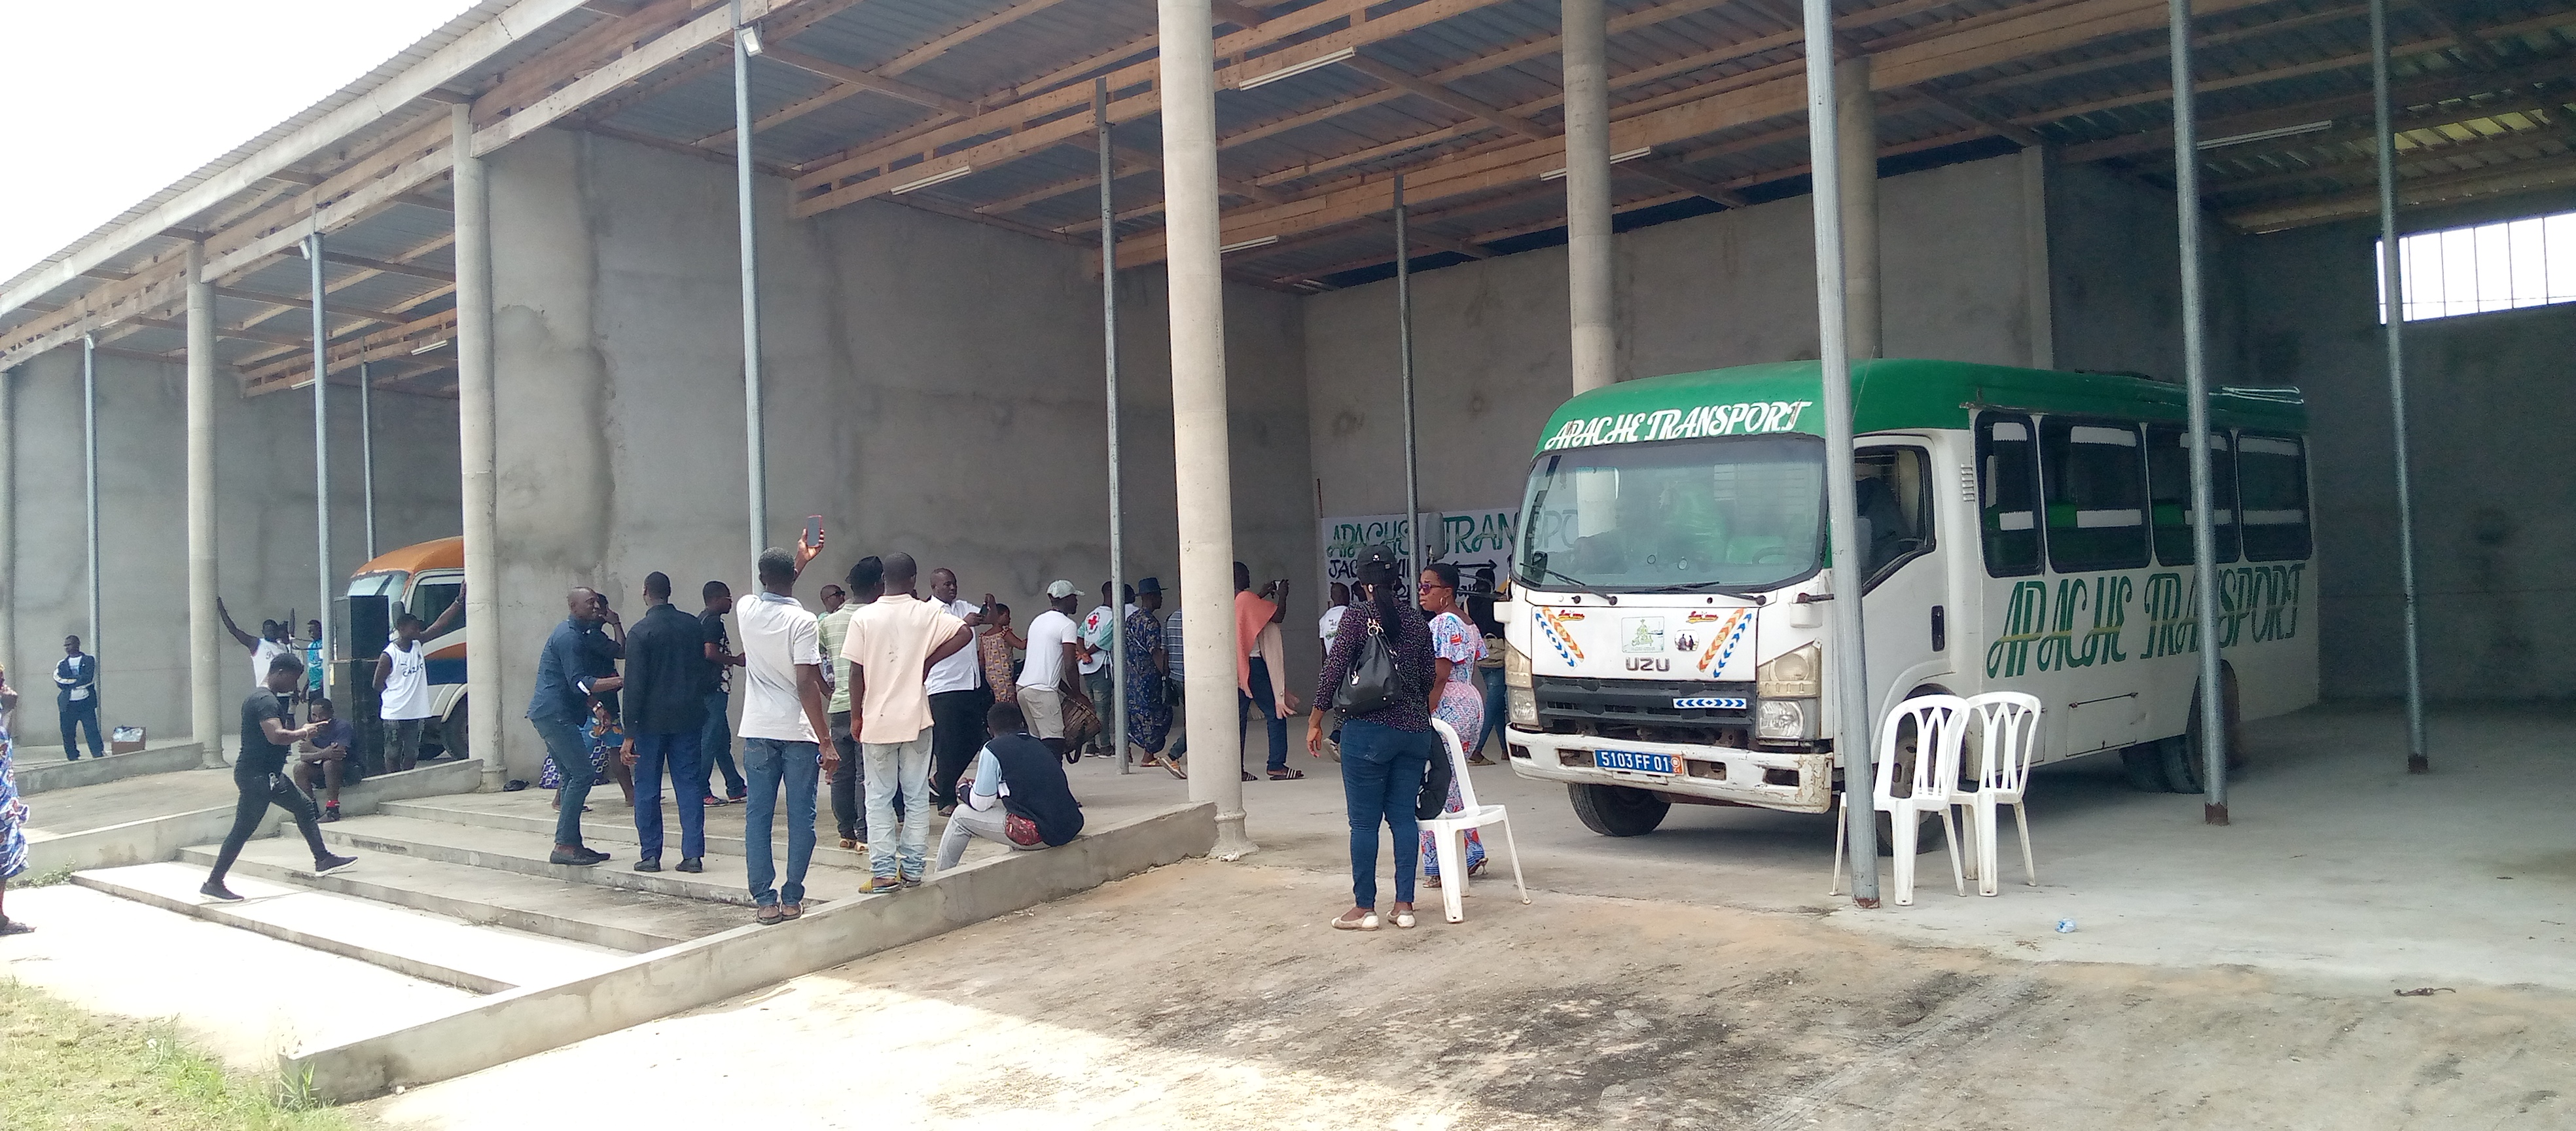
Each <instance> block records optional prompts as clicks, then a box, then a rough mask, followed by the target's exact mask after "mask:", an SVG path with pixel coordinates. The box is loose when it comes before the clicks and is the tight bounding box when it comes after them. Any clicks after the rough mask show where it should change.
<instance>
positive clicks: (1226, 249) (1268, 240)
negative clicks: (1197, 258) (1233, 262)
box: [1216, 236, 1279, 255]
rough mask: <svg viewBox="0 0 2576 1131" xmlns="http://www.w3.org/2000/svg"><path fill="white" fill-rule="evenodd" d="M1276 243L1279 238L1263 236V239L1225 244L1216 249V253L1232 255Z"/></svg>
mask: <svg viewBox="0 0 2576 1131" xmlns="http://www.w3.org/2000/svg"><path fill="white" fill-rule="evenodd" d="M1278 242H1279V237H1277V236H1263V237H1261V238H1260V239H1257V240H1245V241H1243V242H1242V243H1230V244H1227V245H1225V246H1223V247H1220V248H1218V249H1216V253H1217V254H1218V255H1230V254H1233V253H1234V252H1238V251H1244V250H1248V249H1251V248H1256V247H1268V246H1270V245H1272V244H1274V243H1278Z"/></svg>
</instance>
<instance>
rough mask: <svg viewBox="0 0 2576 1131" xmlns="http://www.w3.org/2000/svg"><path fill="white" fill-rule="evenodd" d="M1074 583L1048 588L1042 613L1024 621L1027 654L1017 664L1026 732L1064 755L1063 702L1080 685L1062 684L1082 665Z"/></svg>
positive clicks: (1078, 693) (1077, 693)
mask: <svg viewBox="0 0 2576 1131" xmlns="http://www.w3.org/2000/svg"><path fill="white" fill-rule="evenodd" d="M1074 593H1075V590H1074V588H1073V583H1072V582H1070V581H1057V582H1055V583H1053V584H1051V585H1048V586H1047V611H1045V612H1043V613H1039V614H1038V615H1037V617H1036V618H1035V619H1033V620H1031V621H1029V634H1028V637H1027V639H1028V642H1029V652H1028V659H1027V661H1026V662H1024V663H1022V664H1021V665H1020V690H1019V697H1020V711H1021V713H1022V714H1023V715H1025V716H1026V717H1027V718H1028V723H1029V734H1030V735H1031V736H1033V737H1035V738H1037V739H1038V740H1040V741H1042V742H1045V743H1046V744H1047V748H1048V749H1050V750H1053V751H1055V752H1056V756H1057V757H1063V756H1064V753H1065V751H1066V750H1068V749H1070V748H1071V744H1069V743H1067V742H1066V741H1065V737H1064V703H1065V700H1066V699H1068V698H1079V697H1080V696H1081V695H1082V694H1083V692H1082V690H1081V689H1080V687H1079V686H1074V687H1071V688H1068V687H1067V682H1068V680H1069V678H1070V677H1072V676H1073V675H1075V674H1076V673H1078V672H1079V671H1081V669H1082V642H1081V640H1080V637H1081V635H1082V633H1081V630H1080V629H1079V628H1078V627H1076V626H1075V624H1074V623H1073V604H1074Z"/></svg>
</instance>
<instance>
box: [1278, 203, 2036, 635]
mask: <svg viewBox="0 0 2576 1131" xmlns="http://www.w3.org/2000/svg"><path fill="white" fill-rule="evenodd" d="M2030 159H2031V158H2029V157H2026V156H2022V155H2015V156H2010V157H2002V158H1996V159H1992V160H1987V161H1978V162H1972V163H1968V164H1962V165H1951V166H1946V167H1943V168H1939V169H1933V170H1928V171H1925V172H1920V173H1913V174H1909V175H1906V176H1901V177H1894V178H1890V179H1888V180H1887V181H1885V182H1883V183H1882V184H1881V186H1880V196H1879V211H1880V225H1881V239H1880V245H1881V249H1882V250H1881V255H1882V257H1883V259H1882V272H1881V274H1882V279H1883V293H1884V295H1885V301H1884V314H1883V318H1882V322H1883V325H1884V328H1885V330H1884V332H1885V343H1886V353H1887V355H1888V356H1891V357H1939V358H1954V359H1959V360H1966V361H1986V362H1995V363H1999V364H2009V365H2025V364H2029V363H2030V362H2031V360H2032V358H2033V341H2032V339H2033V334H2034V321H2035V315H2034V309H2033V308H2034V303H2033V301H2032V299H2033V293H2032V292H2033V290H2034V286H2033V278H2034V274H2035V273H2034V272H2033V271H2031V270H2030V269H2029V266H2028V263H2029V257H2028V256H2027V255H2026V254H2025V251H2026V250H2027V249H2026V246H2025V245H2026V241H2027V240H2028V238H2029V235H2028V233H2029V231H2030V229H2031V227H2032V221H2033V219H2034V217H2033V216H2032V215H2031V210H2032V209H2033V208H2034V207H2035V206H2036V203H2037V202H2035V201H2033V200H2031V199H2030V197H2031V193H2030V192H2029V191H2028V190H2027V189H2026V188H2025V185H2026V184H2027V183H2028V180H2027V177H2026V169H2025V164H2024V163H2025V162H2026V161H2028V160H2030ZM1809 215H1810V211H1809V208H1808V203H1807V198H1806V197H1797V198H1793V199H1788V200H1781V201H1776V202H1773V203H1769V204H1763V205H1758V206H1756V207H1753V208H1746V209H1739V210H1730V211H1725V212H1718V213H1714V214H1711V215H1707V216H1701V217H1697V218H1693V219H1689V220H1683V221H1678V222H1675V223H1669V224H1661V225H1657V226H1655V227H1650V228H1644V229H1640V230H1637V231H1633V232H1628V233H1624V234H1622V235H1620V236H1618V237H1617V244H1618V247H1617V260H1616V262H1617V267H1618V301H1619V334H1618V336H1619V341H1620V356H1619V374H1620V377H1621V379H1623V380H1625V379H1630V378H1636V377H1651V376H1655V375H1657V374H1664V373H1677V372H1687V371H1690V370H1697V369H1711V368H1716V367H1719V366H1727V365H1744V364H1750V363H1754V362H1765V361H1781V360H1788V359H1796V358H1812V357H1815V356H1816V276H1815V268H1814V263H1815V235H1814V231H1813V229H1812V227H1811V226H1810V223H1809V219H1808V217H1809ZM1565 262H1566V261H1565V252H1564V250H1563V249H1562V248H1557V249H1550V250H1546V251H1535V252H1528V253H1524V254H1520V255H1514V256H1508V257H1503V258H1497V259H1491V260H1487V261H1484V262H1481V263H1471V264H1462V265H1460V266H1456V267H1450V268H1445V269H1442V270H1439V271H1434V272H1430V273H1427V274H1423V275H1418V276H1416V277H1415V279H1414V284H1413V295H1414V300H1413V301H1414V316H1413V317H1414V368H1415V379H1416V389H1417V391H1416V412H1417V415H1418V416H1419V418H1420V422H1421V426H1420V434H1421V440H1420V457H1419V458H1420V468H1421V480H1422V482H1421V493H1422V506H1423V509H1425V510H1464V509H1471V508H1478V507H1511V506H1517V505H1518V504H1519V501H1520V495H1521V488H1522V482H1523V479H1524V477H1525V476H1526V474H1527V471H1528V467H1529V459H1530V451H1531V449H1532V447H1533V446H1534V445H1535V444H1536V440H1537V436H1538V433H1539V430H1540V428H1541V426H1543V425H1544V424H1545V423H1546V421H1547V417H1548V414H1549V413H1551V412H1553V411H1555V409H1556V407H1557V406H1558V405H1560V404H1562V403H1564V401H1565V399H1566V397H1567V396H1568V395H1569V388H1568V384H1567V382H1568V377H1567V374H1568V373H1569V372H1570V368H1571V365H1570V362H1569V361H1568V358H1567V350H1568V337H1567V331H1566V290H1565V269H1566V267H1565ZM1306 303H1307V309H1306V363H1307V364H1306V382H1307V388H1308V392H1309V398H1310V405H1309V413H1310V417H1309V419H1310V420H1311V426H1310V427H1311V431H1312V434H1313V437H1314V467H1315V475H1316V477H1317V480H1318V482H1319V485H1320V486H1319V492H1318V493H1319V495H1320V497H1321V503H1322V508H1323V514H1324V515H1351V514H1384V513H1400V512H1402V511H1403V510H1404V432H1403V409H1402V405H1401V402H1400V400H1399V399H1398V393H1397V383H1396V371H1397V369H1396V365H1397V363H1396V344H1395V335H1396V326H1395V284H1394V283H1393V282H1392V281H1386V282H1379V283H1372V284H1369V285H1367V286H1363V287H1354V288H1351V289H1349V290H1343V291H1335V292H1331V293H1327V294H1321V295H1317V296H1315V297H1313V298H1310V299H1308V300H1306ZM1301 564H1303V566H1304V568H1302V569H1300V570H1297V571H1296V572H1295V573H1294V574H1293V575H1292V576H1296V577H1300V578H1304V577H1313V576H1316V571H1317V569H1318V566H1317V564H1316V563H1315V562H1313V561H1312V560H1309V561H1307V562H1304V563H1301ZM1292 635H1296V634H1292Z"/></svg>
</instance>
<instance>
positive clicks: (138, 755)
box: [9, 738, 205, 794]
mask: <svg viewBox="0 0 2576 1131" xmlns="http://www.w3.org/2000/svg"><path fill="white" fill-rule="evenodd" d="M203 751H204V748H203V747H201V746H199V745H197V740H195V739H193V738H183V739H178V740H175V741H162V742H154V743H151V744H149V745H147V746H145V747H144V748H143V749H141V750H137V751H135V752H134V753H131V754H108V755H104V756H102V757H97V758H92V757H88V756H87V755H83V756H82V757H81V759H80V760H79V761H66V760H65V759H64V758H63V748H62V747H60V746H19V747H16V748H14V749H13V750H12V751H11V754H10V759H9V761H10V767H11V768H12V769H14V770H15V771H17V775H18V776H17V782H18V792H20V793H24V794H37V793H51V792H53V791H54V790H58V789H76V788H78V787H80V786H85V785H101V784H104V783H106V782H112V781H123V780H125V779H126V778H133V777H141V776H143V775H145V774H164V773H169V772H171V771H174V770H193V769H196V768H198V767H199V766H201V765H204V764H205V754H204V753H203Z"/></svg>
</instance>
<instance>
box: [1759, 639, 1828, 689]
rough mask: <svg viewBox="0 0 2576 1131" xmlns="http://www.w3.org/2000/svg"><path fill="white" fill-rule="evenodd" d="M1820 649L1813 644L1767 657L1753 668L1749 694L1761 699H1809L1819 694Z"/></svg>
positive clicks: (1821, 655)
mask: <svg viewBox="0 0 2576 1131" xmlns="http://www.w3.org/2000/svg"><path fill="white" fill-rule="evenodd" d="M1824 655H1825V654H1824V650H1823V649H1821V648H1818V647H1817V646H1816V645H1814V644H1808V645H1804V646H1802V647H1798V648H1792V649H1790V650H1788V651H1786V652H1782V653H1781V654H1779V655H1777V656H1773V657H1771V662H1770V663H1767V664H1764V665H1762V666H1761V667H1759V668H1756V669H1754V671H1753V693H1754V694H1756V695H1759V696H1761V697H1762V698H1765V699H1813V698H1815V697H1816V696H1818V695H1821V694H1823V693H1824V692H1823V690H1822V687H1821V682H1822V681H1821V680H1820V679H1819V676H1820V675H1821V674H1822V672H1821V671H1820V669H1822V668H1823V667H1824Z"/></svg>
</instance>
